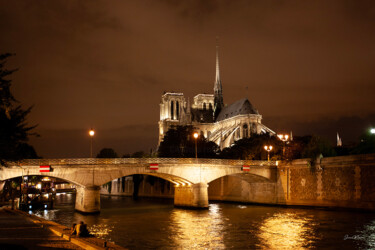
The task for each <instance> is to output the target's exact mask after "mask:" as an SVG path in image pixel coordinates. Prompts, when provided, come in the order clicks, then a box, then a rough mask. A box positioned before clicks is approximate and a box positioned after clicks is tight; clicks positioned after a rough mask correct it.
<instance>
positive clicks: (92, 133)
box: [89, 129, 95, 137]
mask: <svg viewBox="0 0 375 250" xmlns="http://www.w3.org/2000/svg"><path fill="white" fill-rule="evenodd" d="M89 135H90V136H91V137H93V136H94V135H95V131H94V130H93V129H90V131H89Z"/></svg>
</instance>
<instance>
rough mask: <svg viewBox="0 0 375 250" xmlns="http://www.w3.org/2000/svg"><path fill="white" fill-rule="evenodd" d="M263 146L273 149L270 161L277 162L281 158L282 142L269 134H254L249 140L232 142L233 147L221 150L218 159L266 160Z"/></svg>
mask: <svg viewBox="0 0 375 250" xmlns="http://www.w3.org/2000/svg"><path fill="white" fill-rule="evenodd" d="M265 145H271V146H272V147H273V149H272V151H271V152H270V159H272V160H279V159H281V156H282V148H283V142H282V141H280V140H279V139H278V138H277V137H276V136H271V135H270V134H260V135H258V134H254V135H252V136H251V137H250V138H244V139H241V140H238V141H236V142H234V145H233V146H231V147H229V148H225V149H223V151H222V152H221V154H220V158H224V159H242V160H267V151H265V150H264V146H265Z"/></svg>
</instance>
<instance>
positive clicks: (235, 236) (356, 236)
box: [35, 194, 375, 249]
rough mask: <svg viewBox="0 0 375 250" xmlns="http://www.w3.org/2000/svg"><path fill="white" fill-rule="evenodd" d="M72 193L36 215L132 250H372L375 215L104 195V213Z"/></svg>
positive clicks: (59, 198)
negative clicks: (197, 206) (78, 204)
mask: <svg viewBox="0 0 375 250" xmlns="http://www.w3.org/2000/svg"><path fill="white" fill-rule="evenodd" d="M74 198H75V197H74V195H71V194H65V195H60V196H58V197H57V201H56V206H55V209H54V210H49V211H37V212H35V214H36V215H38V216H41V217H43V218H45V219H48V220H53V221H56V222H58V223H61V224H64V225H66V226H71V224H72V223H77V222H79V221H81V220H83V221H84V222H85V223H87V224H88V226H89V229H90V231H91V232H93V233H95V234H96V235H97V236H99V237H102V238H104V239H107V240H110V241H113V242H115V243H116V244H119V245H121V246H124V247H126V248H130V249H145V248H162V249H176V248H178V249H226V248H233V249H249V248H251V249H254V248H260V249H301V248H330V249H371V248H375V213H360V212H347V211H325V210H318V209H296V208H284V207H271V206H252V205H238V204H225V203H213V204H210V207H209V209H208V210H184V209H177V208H174V207H173V201H172V200H158V199H139V200H137V201H133V200H132V199H131V198H127V197H106V196H102V197H101V206H102V208H101V213H100V214H97V215H82V214H80V213H77V212H75V211H74Z"/></svg>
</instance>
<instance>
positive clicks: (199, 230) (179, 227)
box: [171, 204, 225, 249]
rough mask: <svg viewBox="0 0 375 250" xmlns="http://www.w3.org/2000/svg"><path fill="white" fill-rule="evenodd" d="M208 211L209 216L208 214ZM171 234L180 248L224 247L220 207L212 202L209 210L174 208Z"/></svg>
mask: <svg viewBox="0 0 375 250" xmlns="http://www.w3.org/2000/svg"><path fill="white" fill-rule="evenodd" d="M207 213H208V214H209V216H207ZM171 221H172V224H171V227H173V228H171V230H174V231H177V232H178V233H175V234H173V235H171V240H172V241H174V242H175V244H176V245H177V246H178V249H223V248H225V245H224V242H223V234H222V231H223V227H224V224H223V220H222V214H221V210H220V207H219V206H218V205H217V204H211V205H210V207H209V210H208V211H206V210H205V211H201V212H200V213H197V211H190V210H183V209H174V210H173V212H172V214H171Z"/></svg>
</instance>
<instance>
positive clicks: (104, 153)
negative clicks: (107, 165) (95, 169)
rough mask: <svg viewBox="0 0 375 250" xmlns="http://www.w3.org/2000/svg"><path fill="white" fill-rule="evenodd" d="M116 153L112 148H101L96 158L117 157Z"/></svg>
mask: <svg viewBox="0 0 375 250" xmlns="http://www.w3.org/2000/svg"><path fill="white" fill-rule="evenodd" d="M117 157H118V156H117V153H116V152H115V150H114V149H113V148H103V149H102V150H100V152H99V154H97V155H96V158H117Z"/></svg>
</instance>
